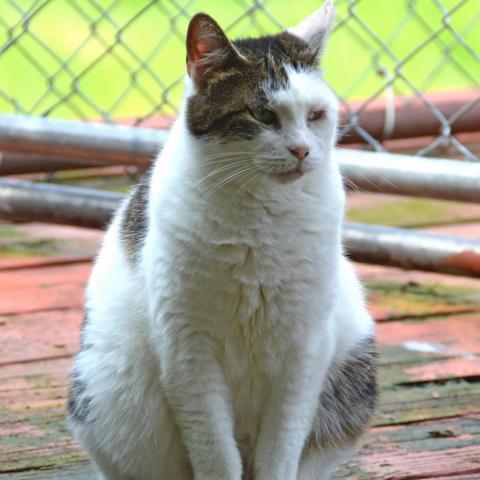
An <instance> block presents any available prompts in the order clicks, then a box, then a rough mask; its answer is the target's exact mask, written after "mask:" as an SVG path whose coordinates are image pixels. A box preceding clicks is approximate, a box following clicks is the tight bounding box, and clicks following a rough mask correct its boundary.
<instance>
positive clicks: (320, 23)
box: [287, 0, 335, 57]
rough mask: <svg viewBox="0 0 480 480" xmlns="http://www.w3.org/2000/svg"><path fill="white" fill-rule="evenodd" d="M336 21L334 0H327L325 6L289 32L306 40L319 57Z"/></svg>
mask: <svg viewBox="0 0 480 480" xmlns="http://www.w3.org/2000/svg"><path fill="white" fill-rule="evenodd" d="M334 21H335V7H334V5H333V1H332V0H325V3H324V4H323V6H322V7H321V8H320V9H318V10H316V11H315V12H313V13H312V14H311V15H310V16H309V17H307V18H305V19H304V20H303V21H302V22H300V23H299V24H298V25H297V26H295V27H292V28H289V29H288V30H287V32H289V33H291V34H293V35H295V36H296V37H298V38H300V39H301V40H303V41H304V42H306V43H307V44H308V45H309V47H310V49H311V50H312V52H313V53H314V54H315V55H316V56H317V57H318V56H320V55H321V53H322V52H323V50H324V49H325V46H326V44H327V40H328V37H329V36H330V32H331V31H332V28H333V23H334Z"/></svg>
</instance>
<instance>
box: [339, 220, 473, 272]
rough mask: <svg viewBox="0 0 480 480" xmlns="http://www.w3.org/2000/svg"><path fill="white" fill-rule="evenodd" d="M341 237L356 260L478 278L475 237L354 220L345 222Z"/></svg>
mask: <svg viewBox="0 0 480 480" xmlns="http://www.w3.org/2000/svg"><path fill="white" fill-rule="evenodd" d="M343 238H344V245H345V248H346V250H347V252H348V255H349V257H350V258H352V260H355V261H357V262H360V263H371V264H375V265H385V266H390V267H399V268H404V269H407V270H410V269H414V270H423V271H427V272H437V273H448V274H452V275H464V276H470V277H480V241H478V240H473V239H468V238H458V237H450V236H443V235H433V234H430V233H424V232H419V231H418V230H407V229H403V228H392V227H380V226H375V225H363V224H358V223H345V225H344V228H343Z"/></svg>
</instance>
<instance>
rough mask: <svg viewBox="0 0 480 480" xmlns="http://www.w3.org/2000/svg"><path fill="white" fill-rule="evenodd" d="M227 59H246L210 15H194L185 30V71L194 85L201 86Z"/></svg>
mask: <svg viewBox="0 0 480 480" xmlns="http://www.w3.org/2000/svg"><path fill="white" fill-rule="evenodd" d="M229 60H230V61H235V60H240V61H246V59H245V58H244V57H242V56H241V54H240V53H239V52H238V50H237V49H236V48H235V47H234V46H233V45H232V44H231V43H230V41H229V40H228V38H227V36H226V35H225V33H224V32H223V30H222V29H221V28H220V26H219V25H218V23H217V22H216V21H215V20H214V19H213V18H212V17H210V16H209V15H207V14H205V13H198V14H197V15H195V16H194V17H193V18H192V20H191V21H190V25H189V26H188V32H187V72H188V75H189V76H190V78H191V79H192V80H193V81H194V82H195V85H196V86H197V87H198V88H202V87H203V86H204V85H205V84H206V83H207V82H208V79H209V78H210V76H211V75H212V73H214V72H215V71H217V70H219V69H221V68H222V67H223V66H224V65H225V63H226V62H227V61H229Z"/></svg>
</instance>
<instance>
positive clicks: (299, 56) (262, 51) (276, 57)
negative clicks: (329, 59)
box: [233, 32, 317, 83]
mask: <svg viewBox="0 0 480 480" xmlns="http://www.w3.org/2000/svg"><path fill="white" fill-rule="evenodd" d="M233 44H234V45H235V47H236V48H237V49H238V51H239V52H240V54H241V55H242V56H244V57H245V58H246V59H247V60H249V62H250V63H251V64H252V65H255V72H256V74H257V75H258V78H259V81H260V79H262V80H264V79H270V80H271V81H272V82H273V83H283V82H285V81H287V71H286V67H287V66H291V67H293V68H295V69H302V70H305V69H314V68H315V67H316V63H317V59H316V56H315V55H314V54H313V53H312V51H311V50H310V49H309V47H308V45H307V44H306V43H305V42H304V41H302V40H301V39H299V38H298V37H296V36H294V35H291V34H290V33H288V32H283V33H281V34H278V35H269V36H264V37H260V38H248V39H241V40H236V41H234V42H233Z"/></svg>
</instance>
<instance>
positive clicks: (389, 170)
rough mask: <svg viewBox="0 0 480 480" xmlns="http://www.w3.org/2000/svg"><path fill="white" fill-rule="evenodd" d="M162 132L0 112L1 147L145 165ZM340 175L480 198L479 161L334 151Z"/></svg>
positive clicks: (390, 189)
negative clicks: (2, 113) (340, 171)
mask: <svg viewBox="0 0 480 480" xmlns="http://www.w3.org/2000/svg"><path fill="white" fill-rule="evenodd" d="M166 135H167V132H165V131H160V130H149V129H140V128H133V127H124V126H111V125H102V124H89V123H80V122H71V121H64V120H50V119H39V118H34V117H21V116H20V117H19V116H14V115H0V150H5V151H25V152H36V153H41V154H45V155H56V156H63V158H66V157H68V158H71V159H74V158H75V159H79V160H85V159H86V160H95V161H99V162H104V163H108V164H130V165H132V164H133V165H140V166H147V165H149V164H150V162H151V159H152V158H153V157H154V155H155V153H156V152H157V150H158V149H159V148H160V146H161V145H162V144H163V142H164V140H165V138H166ZM334 157H335V158H336V160H337V161H338V162H339V164H340V167H341V169H342V173H343V175H344V176H345V178H346V180H347V182H348V183H350V184H354V185H356V186H357V187H358V188H360V189H362V190H367V191H372V192H382V193H391V194H398V195H412V196H418V197H430V198H437V199H446V200H458V201H463V202H480V163H478V164H477V163H469V162H468V163H467V162H459V161H454V160H444V159H439V158H428V159H427V158H418V157H410V156H406V155H395V154H389V153H371V152H361V151H357V150H349V149H336V150H334Z"/></svg>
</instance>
